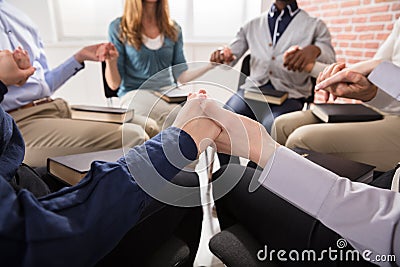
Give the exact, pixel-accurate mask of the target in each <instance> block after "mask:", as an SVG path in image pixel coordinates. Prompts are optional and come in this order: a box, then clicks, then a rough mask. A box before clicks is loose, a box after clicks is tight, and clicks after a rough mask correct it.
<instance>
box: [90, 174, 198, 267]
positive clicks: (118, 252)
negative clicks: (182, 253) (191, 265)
mask: <svg viewBox="0 0 400 267" xmlns="http://www.w3.org/2000/svg"><path fill="white" fill-rule="evenodd" d="M172 182H174V183H176V184H179V185H183V186H199V181H198V176H197V175H196V174H194V173H186V172H181V173H179V174H178V175H177V176H176V177H174V179H173V180H172ZM201 223H202V208H201V207H192V208H181V207H174V206H170V205H166V204H164V203H161V202H159V201H156V200H151V201H150V203H149V204H148V205H147V207H146V208H145V209H144V211H143V213H142V215H141V219H140V221H139V222H138V223H137V224H136V225H135V226H134V227H133V228H132V229H131V230H130V231H129V232H128V233H127V234H126V235H125V236H124V238H123V239H122V240H121V241H120V242H119V244H118V245H117V246H116V247H115V248H114V249H113V251H111V252H110V253H109V254H108V255H107V256H106V257H104V258H103V259H102V260H101V261H100V262H99V264H98V265H97V266H145V265H146V261H147V260H149V258H150V257H152V256H153V253H154V252H155V251H156V250H157V249H158V248H159V247H160V246H161V245H163V244H164V243H165V242H167V241H168V240H169V239H170V238H171V237H173V236H175V237H178V238H180V239H181V240H182V241H184V242H185V243H186V244H187V245H188V246H189V248H190V252H191V260H192V261H194V257H195V255H196V252H197V247H198V245H199V242H200V233H201ZM154 256H156V255H154Z"/></svg>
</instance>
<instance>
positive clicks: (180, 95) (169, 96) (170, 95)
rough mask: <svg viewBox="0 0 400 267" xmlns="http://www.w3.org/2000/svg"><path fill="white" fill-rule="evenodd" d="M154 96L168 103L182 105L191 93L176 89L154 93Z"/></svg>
mask: <svg viewBox="0 0 400 267" xmlns="http://www.w3.org/2000/svg"><path fill="white" fill-rule="evenodd" d="M154 94H155V95H156V96H158V97H161V98H162V99H164V100H165V101H167V102H168V103H182V102H184V101H186V99H187V96H188V95H189V92H188V91H187V90H183V89H179V88H175V89H172V90H168V91H154Z"/></svg>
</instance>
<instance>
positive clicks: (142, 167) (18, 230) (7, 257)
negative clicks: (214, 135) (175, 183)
mask: <svg viewBox="0 0 400 267" xmlns="http://www.w3.org/2000/svg"><path fill="white" fill-rule="evenodd" d="M167 141H168V142H167ZM177 149H178V150H181V153H176V152H177ZM172 151H174V152H175V154H180V155H182V157H179V156H174V157H172V158H171V161H166V159H168V158H169V156H168V155H169V154H170V153H171V152H172ZM196 156H197V148H196V145H195V144H194V142H193V140H192V139H191V137H190V136H189V135H188V134H187V133H185V132H183V131H181V130H179V129H177V128H169V129H167V130H165V131H164V132H162V133H161V134H159V135H158V136H157V137H155V138H154V139H152V140H149V141H147V142H146V143H145V144H143V145H141V146H137V147H134V148H133V149H131V150H130V151H129V152H128V153H127V155H126V157H125V158H121V159H120V160H118V161H117V162H94V163H92V166H91V170H90V172H89V173H88V174H87V175H86V176H85V178H84V179H83V180H82V181H81V182H80V183H79V184H77V185H76V186H73V187H70V188H65V189H62V190H60V191H58V192H56V193H53V194H50V195H48V196H45V197H43V198H39V199H36V198H35V197H34V196H33V195H32V194H31V193H29V192H28V191H26V190H21V191H20V192H19V193H18V194H15V192H14V191H13V189H12V188H11V186H10V185H9V184H8V182H7V181H6V179H5V177H4V175H3V174H0V236H1V237H2V238H1V239H0V250H1V251H2V253H1V254H0V261H1V262H2V264H4V266H22V265H25V266H93V265H94V264H95V263H96V262H97V261H98V260H100V259H101V258H102V257H103V256H104V255H106V254H107V253H108V252H110V251H111V250H112V249H113V248H114V247H115V245H116V244H117V243H118V242H119V240H121V238H122V237H123V235H124V234H125V233H126V232H127V231H128V230H129V229H131V228H132V227H133V226H134V225H135V223H136V222H137V221H138V219H139V218H140V214H141V212H142V210H143V208H144V207H145V205H146V202H147V201H148V200H149V199H150V197H149V196H148V195H147V194H146V193H145V192H144V191H143V190H142V189H141V188H140V187H139V186H138V183H137V182H136V179H146V178H148V177H149V176H151V175H152V174H153V173H154V170H156V172H157V173H159V174H160V175H161V176H162V177H163V178H164V179H166V180H169V179H171V178H172V177H173V176H175V175H176V174H177V173H178V172H179V171H180V168H181V166H183V165H185V164H187V163H188V162H191V160H192V159H195V158H196ZM128 166H129V168H128ZM129 169H131V172H129ZM132 169H133V170H134V171H133V172H132Z"/></svg>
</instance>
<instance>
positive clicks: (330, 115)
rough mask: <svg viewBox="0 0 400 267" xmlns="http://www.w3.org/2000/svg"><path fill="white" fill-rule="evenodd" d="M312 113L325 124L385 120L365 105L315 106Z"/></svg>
mask: <svg viewBox="0 0 400 267" xmlns="http://www.w3.org/2000/svg"><path fill="white" fill-rule="evenodd" d="M312 113H313V114H314V115H315V116H317V117H318V118H319V119H320V120H322V121H324V122H360V121H373V120H380V119H382V118H383V116H382V114H380V113H378V112H376V111H375V110H373V109H372V108H369V107H367V106H365V105H363V104H315V105H314V108H313V109H312Z"/></svg>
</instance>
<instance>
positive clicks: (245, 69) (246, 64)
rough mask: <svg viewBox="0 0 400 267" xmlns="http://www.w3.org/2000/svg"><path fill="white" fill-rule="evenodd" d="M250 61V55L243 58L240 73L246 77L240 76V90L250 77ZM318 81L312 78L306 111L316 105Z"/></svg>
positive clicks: (305, 105) (305, 104)
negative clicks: (313, 104)
mask: <svg viewBox="0 0 400 267" xmlns="http://www.w3.org/2000/svg"><path fill="white" fill-rule="evenodd" d="M250 59H251V55H250V54H248V55H246V56H245V57H244V58H243V61H242V66H241V68H240V72H241V73H242V74H244V75H240V77H239V83H238V88H239V87H240V86H241V85H243V84H244V82H245V81H246V77H247V76H250ZM316 82H317V80H316V79H315V78H314V77H311V83H312V87H311V95H310V96H309V97H307V99H306V101H305V103H304V107H305V109H306V110H307V109H310V107H311V104H312V103H314V97H315V91H314V88H315V85H316Z"/></svg>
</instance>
